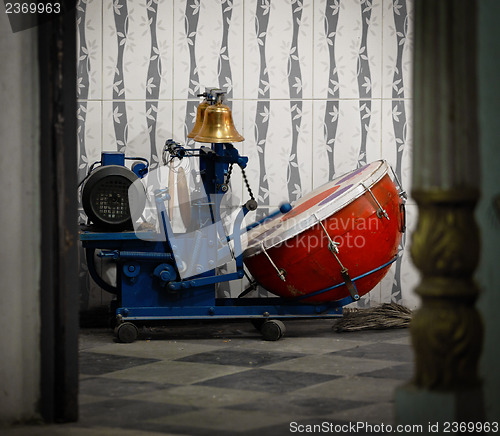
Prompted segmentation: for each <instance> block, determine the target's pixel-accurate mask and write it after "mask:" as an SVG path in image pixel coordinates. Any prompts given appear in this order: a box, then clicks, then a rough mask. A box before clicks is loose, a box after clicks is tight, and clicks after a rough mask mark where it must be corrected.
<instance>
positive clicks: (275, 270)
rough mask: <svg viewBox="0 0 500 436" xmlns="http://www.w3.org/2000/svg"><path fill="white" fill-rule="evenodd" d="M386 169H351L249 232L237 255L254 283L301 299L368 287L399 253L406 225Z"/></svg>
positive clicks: (332, 297)
mask: <svg viewBox="0 0 500 436" xmlns="http://www.w3.org/2000/svg"><path fill="white" fill-rule="evenodd" d="M389 170H390V167H389V165H388V164H387V162H386V161H383V160H380V161H376V162H373V163H371V164H368V165H366V166H364V167H362V168H359V169H357V170H354V171H351V172H350V173H348V174H345V175H343V176H341V177H338V178H336V179H334V180H332V181H331V182H329V183H327V184H326V185H323V186H322V187H320V188H318V189H315V190H314V191H312V192H311V193H309V194H308V195H306V196H304V197H303V198H301V199H300V200H298V201H297V202H296V203H294V204H293V205H292V206H293V207H292V209H291V210H290V211H289V212H288V213H285V214H284V215H280V216H277V217H275V218H273V219H270V220H268V221H266V222H265V223H264V224H262V225H260V226H258V227H255V228H254V229H252V230H250V231H249V233H248V235H247V237H248V239H247V243H248V245H247V248H246V250H245V251H244V253H243V259H244V262H245V264H246V266H247V267H248V269H249V271H250V272H251V274H252V275H253V277H254V278H255V279H256V280H257V282H258V283H259V284H260V285H262V286H263V287H264V288H265V289H267V290H268V291H270V292H272V293H273V294H276V295H279V296H281V297H287V298H292V299H297V300H300V301H301V302H306V303H324V302H332V301H337V300H340V299H343V298H346V297H348V296H349V295H351V296H352V297H353V298H354V299H357V298H359V297H361V296H363V295H364V294H366V293H368V292H369V291H371V290H372V289H373V287H374V286H375V285H376V284H377V283H379V282H380V280H382V278H383V277H384V275H385V274H386V273H387V271H388V269H389V267H390V264H391V261H392V260H394V259H395V257H396V256H397V252H398V246H399V243H400V241H401V236H402V233H403V232H404V226H405V222H404V199H403V198H402V193H400V192H398V189H397V187H396V185H395V183H394V181H393V180H392V178H391V175H390V174H389ZM308 295H311V296H309V297H308Z"/></svg>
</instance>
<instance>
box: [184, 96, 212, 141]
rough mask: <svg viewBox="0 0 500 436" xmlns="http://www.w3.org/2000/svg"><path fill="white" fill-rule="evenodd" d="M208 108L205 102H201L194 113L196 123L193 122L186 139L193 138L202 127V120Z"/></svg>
mask: <svg viewBox="0 0 500 436" xmlns="http://www.w3.org/2000/svg"><path fill="white" fill-rule="evenodd" d="M208 106H210V104H209V103H208V101H207V100H203V101H202V102H201V103H200V104H199V105H198V109H197V111H196V121H195V122H194V126H193V129H192V130H191V132H189V134H188V135H187V136H188V138H194V137H195V136H196V135H197V134H198V132H199V131H200V129H201V126H202V125H203V119H204V118H205V109H206V108H207V107H208Z"/></svg>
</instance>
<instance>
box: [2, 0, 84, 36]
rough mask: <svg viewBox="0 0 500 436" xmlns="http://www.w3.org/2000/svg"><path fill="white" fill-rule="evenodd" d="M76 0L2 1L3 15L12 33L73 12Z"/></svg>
mask: <svg viewBox="0 0 500 436" xmlns="http://www.w3.org/2000/svg"><path fill="white" fill-rule="evenodd" d="M76 1H77V0H54V1H50V0H49V1H41V0H38V1H36V0H32V1H31V2H20V1H11V0H4V6H5V14H6V15H7V16H8V17H9V23H10V27H11V29H12V33H17V32H21V31H23V30H27V29H31V28H33V27H36V26H38V25H40V24H43V23H47V22H49V21H51V20H53V19H55V18H57V17H58V16H60V15H61V14H64V13H66V12H69V11H71V10H73V9H74V8H75V6H76Z"/></svg>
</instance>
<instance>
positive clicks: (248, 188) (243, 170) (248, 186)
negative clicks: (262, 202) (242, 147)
mask: <svg viewBox="0 0 500 436" xmlns="http://www.w3.org/2000/svg"><path fill="white" fill-rule="evenodd" d="M240 168H241V174H242V175H243V181H244V182H245V186H246V187H247V190H248V194H249V195H250V199H251V200H253V201H255V197H254V196H253V193H252V189H251V188H250V183H248V179H247V175H246V174H245V169H244V168H243V167H241V166H240Z"/></svg>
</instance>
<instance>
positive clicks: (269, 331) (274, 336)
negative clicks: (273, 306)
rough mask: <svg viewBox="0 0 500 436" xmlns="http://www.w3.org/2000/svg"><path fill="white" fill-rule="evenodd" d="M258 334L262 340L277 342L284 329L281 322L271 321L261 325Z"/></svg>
mask: <svg viewBox="0 0 500 436" xmlns="http://www.w3.org/2000/svg"><path fill="white" fill-rule="evenodd" d="M260 332H261V333H262V337H263V338H264V340H266V341H277V340H278V339H280V338H281V337H282V336H283V335H284V334H285V332H286V327H285V324H283V323H282V322H281V321H279V320H277V319H272V320H269V321H266V322H264V323H263V324H262V327H261V329H260Z"/></svg>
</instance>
